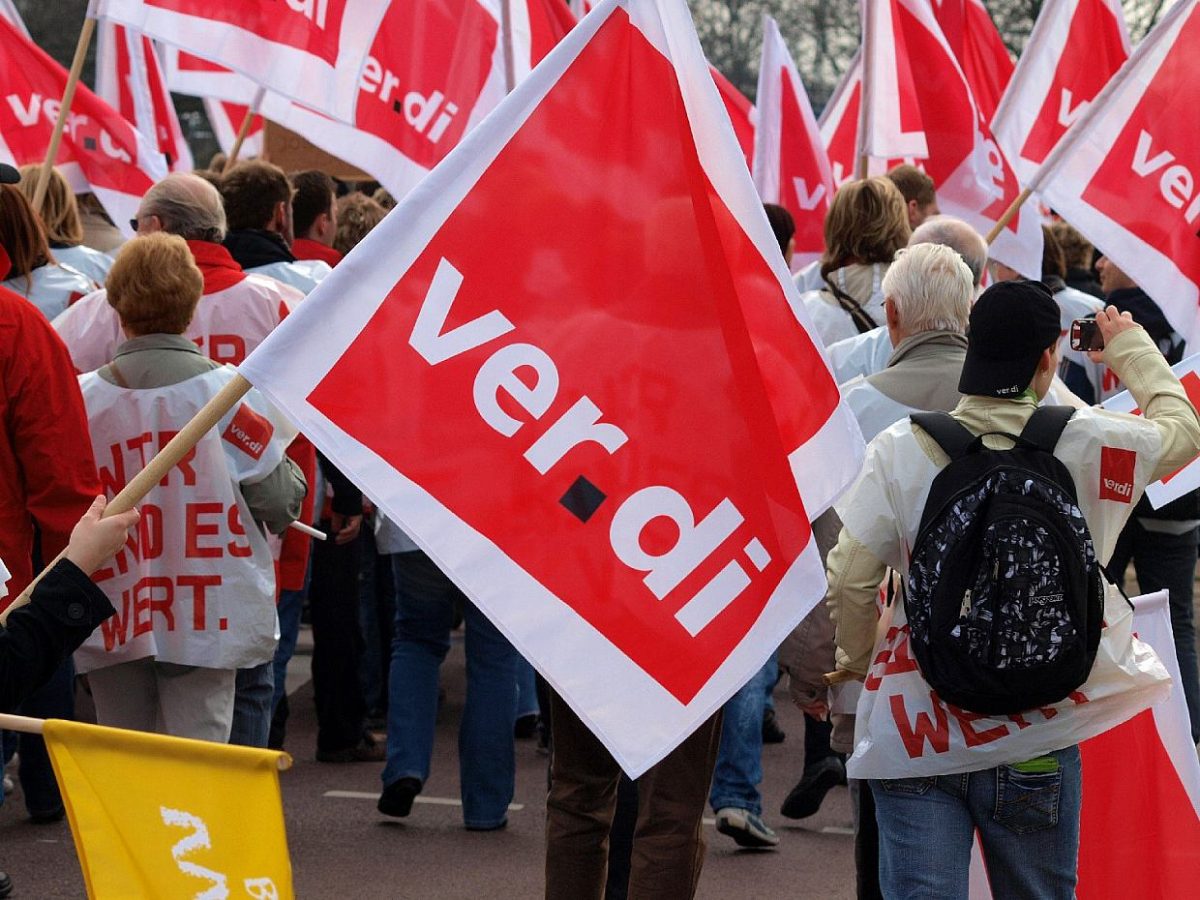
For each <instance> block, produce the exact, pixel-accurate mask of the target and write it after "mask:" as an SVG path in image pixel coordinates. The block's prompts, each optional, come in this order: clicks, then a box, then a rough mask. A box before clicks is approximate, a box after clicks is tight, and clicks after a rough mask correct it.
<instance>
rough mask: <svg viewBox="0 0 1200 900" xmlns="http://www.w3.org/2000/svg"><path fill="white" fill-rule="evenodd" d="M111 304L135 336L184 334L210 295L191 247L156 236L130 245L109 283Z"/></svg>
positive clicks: (123, 250)
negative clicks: (202, 299) (205, 294)
mask: <svg viewBox="0 0 1200 900" xmlns="http://www.w3.org/2000/svg"><path fill="white" fill-rule="evenodd" d="M105 287H106V288H107V289H108V303H109V305H110V306H111V307H112V308H113V309H115V310H116V311H117V315H118V316H119V317H120V319H121V324H122V325H123V326H125V328H126V330H127V331H129V332H130V333H131V334H133V335H142V334H183V332H184V331H186V330H187V327H188V325H190V324H191V321H192V316H193V314H194V313H195V312H196V304H197V303H199V302H200V295H201V294H202V293H203V291H204V278H203V276H201V274H200V270H199V269H198V268H197V267H196V261H195V260H194V259H193V258H192V251H191V250H189V249H188V245H187V242H186V241H185V240H184V239H183V238H181V237H179V236H178V235H174V234H167V233H165V232H161V231H159V232H155V233H154V234H148V235H145V236H142V237H139V238H137V239H135V240H132V241H128V242H127V243H126V244H125V245H124V246H123V247H122V248H121V252H120V254H118V256H117V261H116V262H115V263H113V267H112V270H111V271H110V272H109V273H108V278H107V280H106V281H105Z"/></svg>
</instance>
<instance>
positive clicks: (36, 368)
mask: <svg viewBox="0 0 1200 900" xmlns="http://www.w3.org/2000/svg"><path fill="white" fill-rule="evenodd" d="M17 179H18V174H17V171H16V170H15V169H13V168H12V167H11V166H5V165H0V181H3V182H4V183H5V187H4V188H2V190H3V191H5V192H8V191H12V192H13V194H14V195H15V197H16V198H19V200H20V203H22V204H25V201H24V198H23V197H22V196H21V195H20V194H19V193H17V192H16V190H15V189H13V188H10V187H8V186H7V185H9V184H15V183H16V182H17ZM14 205H16V204H14ZM24 208H25V209H28V208H29V207H28V204H25V205H24ZM35 224H36V223H35ZM0 382H2V387H3V394H2V395H0V418H2V421H3V425H4V427H3V431H2V432H0V559H3V560H4V562H5V564H6V565H7V566H8V568H9V570H10V571H11V572H12V577H11V580H10V581H9V583H8V589H9V591H10V593H11V594H12V595H14V596H15V595H17V594H19V593H20V592H21V591H23V590H24V589H25V587H26V586H27V585H28V584H29V582H30V581H31V580H32V578H33V574H34V571H35V570H36V569H38V568H41V566H42V565H43V564H45V563H48V562H49V561H50V560H52V559H54V558H55V557H56V556H57V555H58V553H59V551H61V550H62V549H63V548H64V547H65V546H66V545H67V543H68V539H69V537H70V534H71V529H72V526H73V525H74V523H75V522H76V521H77V520H78V519H79V518H80V516H81V515H82V514H83V513H84V512H85V511H86V510H87V509H88V507H89V505H90V504H91V502H92V499H93V498H94V497H95V496H96V494H98V493H99V492H100V482H99V479H98V478H97V477H96V462H95V457H94V456H93V454H92V445H91V441H90V439H89V437H88V426H87V414H86V412H85V411H84V406H83V398H82V397H81V396H80V393H79V385H78V384H77V383H76V381H75V377H74V372H73V371H72V368H71V359H70V357H69V356H68V355H67V351H66V348H65V347H63V344H62V341H61V340H59V338H58V336H57V335H55V333H54V329H52V328H51V327H50V324H49V322H47V321H46V318H45V316H43V315H42V313H40V312H39V311H38V310H37V308H36V307H34V305H33V304H31V303H30V302H29V301H28V300H26V299H25V298H23V297H20V296H17V295H16V294H14V293H13V292H12V291H9V290H6V289H3V288H0ZM74 675H75V669H74V667H73V665H72V664H71V660H70V659H69V658H68V659H66V660H64V661H63V662H62V664H61V665H60V666H58V668H57V669H56V670H55V671H54V673H53V677H51V678H50V679H49V680H48V681H46V683H45V684H43V685H42V686H41V687H39V688H38V689H37V690H35V691H34V692H33V694H32V695H31V696H30V697H29V698H28V699H27V700H26V701H25V703H24V704H23V705H22V708H21V711H22V712H23V713H25V714H26V715H35V716H38V715H40V716H51V717H55V718H66V719H70V718H73V717H74V711H75V700H74ZM19 752H20V755H21V766H20V770H19V778H20V781H21V786H22V789H23V793H24V797H25V807H26V809H27V810H28V812H29V814H30V816H31V817H32V819H33V821H35V822H55V821H58V820H60V819H61V818H62V817H63V814H64V807H63V802H62V797H61V796H60V794H59V790H58V785H57V782H56V781H55V778H54V773H53V770H52V769H51V766H50V759H49V757H48V756H47V754H46V747H45V744H44V743H43V741H42V739H41V737H39V736H38V735H32V734H31V735H26V734H22V735H20V737H19Z"/></svg>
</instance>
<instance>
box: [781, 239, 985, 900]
mask: <svg viewBox="0 0 1200 900" xmlns="http://www.w3.org/2000/svg"><path fill="white" fill-rule="evenodd" d="M953 221H954V222H955V223H957V220H953ZM929 224H930V223H928V222H927V223H926V225H925V226H922V228H926V229H927V228H928V226H929ZM958 224H963V223H958ZM963 227H964V228H967V231H968V232H970V234H975V233H974V231H973V230H971V229H970V228H968V227H967V226H965V224H964V225H963ZM929 230H930V231H932V229H929ZM921 231H922V229H918V231H916V232H913V241H912V242H910V245H909V247H908V249H906V250H901V251H899V252H898V253H897V254H896V261H895V262H894V263H893V264H892V267H891V268H890V269H888V273H887V275H886V276H884V279H883V290H884V295H885V297H886V299H885V301H884V308H885V312H886V315H887V321H888V324H887V329H888V332H889V335H890V341H889V343H891V344H892V345H894V346H895V348H896V349H895V351H894V352H893V354H892V356H891V357H890V359H889V360H888V363H887V366H886V367H885V368H884V369H883V370H882V371H880V372H878V373H875V374H872V375H870V376H867V377H865V378H864V377H862V376H859V377H858V378H855V379H854V380H852V381H851V382H849V384H847V385H843V391H844V392H845V394H844V395H845V398H846V402H847V403H848V404H849V405H850V407H851V409H853V410H854V414H855V418H856V419H857V420H858V424H859V427H860V428H861V429H862V432H863V436H864V437H865V438H866V439H867V440H870V439H871V438H872V437H874V436H875V435H876V434H878V433H879V432H881V431H883V430H885V429H886V428H889V427H890V426H891V425H893V424H894V423H896V422H898V421H901V420H903V419H906V418H907V417H908V416H909V415H910V414H911V413H912V412H916V411H923V410H941V411H943V412H945V411H949V410H951V409H953V408H954V407H955V406H956V405H957V404H958V402H959V400H961V399H962V396H961V394H959V392H958V380H959V375H960V373H961V371H962V365H963V360H964V359H965V357H966V347H967V339H966V334H965V333H966V327H967V317H968V314H969V312H970V307H971V303H972V301H973V299H974V296H975V288H976V284H977V279H978V273H979V272H980V271H981V270H982V267H983V262H984V259H985V254H984V253H983V252H982V249H983V242H982V239H980V238H978V235H976V236H975V237H976V240H977V241H978V245H979V246H978V247H974V248H972V249H973V251H974V258H975V261H976V267H975V269H974V270H972V268H971V267H969V266H968V265H967V264H966V263H965V261H964V260H963V258H962V256H961V254H960V253H959V252H957V251H956V250H955V249H954V248H953V247H950V246H947V245H944V244H940V243H934V242H921V241H919V240H918V238H919V236H920V232H921ZM951 233H952V234H953V233H954V231H952V232H951ZM967 246H968V247H971V242H968V244H967ZM840 530H841V520H840V519H839V518H838V516H837V514H836V513H835V512H834V511H833V510H829V511H827V512H826V513H824V514H823V515H822V516H821V517H820V518H819V519H818V520H817V521H816V522H814V523H813V534H814V536H815V537H816V540H817V547H818V549H819V551H820V552H821V554H822V557H823V558H824V557H825V556H826V555H827V554H828V553H829V550H830V549H831V548H832V546H833V544H834V542H835V541H836V540H837V536H838V533H839V532H840ZM833 636H834V635H833V623H832V622H831V621H830V618H829V613H828V608H827V607H826V605H825V604H824V603H822V604H821V605H819V606H818V607H817V608H816V609H814V610H813V612H812V613H810V614H809V615H808V617H807V618H806V619H805V620H804V622H803V623H802V624H801V625H800V627H799V628H797V629H796V630H795V631H794V632H793V633H792V635H790V636H789V639H788V640H787V641H786V642H785V643H784V646H783V649H782V650H781V661H782V663H783V667H784V669H785V670H786V671H787V672H788V674H789V675H790V677H791V684H790V693H791V696H792V697H793V699H795V700H796V702H797V703H798V704H799V705H800V706H802V707H804V706H809V705H811V704H813V703H814V702H815V701H816V700H817V699H818V698H820V697H823V696H824V694H825V685H824V682H823V676H824V673H826V672H828V671H830V669H832V668H833V664H834V655H833V652H834V642H833ZM831 718H832V722H829V721H824V720H818V719H815V718H813V717H811V716H808V715H806V716H805V740H804V773H803V776H802V777H801V779H800V781H799V782H798V783H797V784H796V786H795V787H794V788H792V790H791V792H790V793H789V794H788V796H787V798H786V799H785V800H784V801H783V805H782V806H781V807H780V813H781V814H782V815H784V816H786V817H788V818H793V819H803V818H808V817H809V816H811V815H814V814H815V813H816V812H817V810H818V809H819V808H820V806H821V803H822V801H823V800H824V799H825V795H826V794H827V793H828V792H829V790H830V789H831V788H832V787H834V786H835V785H838V784H845V783H846V769H845V765H844V763H843V760H842V757H841V755H840V754H844V753H848V752H850V751H851V750H852V749H853V734H854V721H853V720H854V716H853V715H834V716H832V717H831ZM850 789H851V802H852V804H853V808H854V811H855V861H856V869H857V880H858V886H859V894H858V895H859V897H860V898H864V900H865V898H872V897H877V896H879V885H878V852H877V850H876V847H877V846H878V833H877V830H876V828H875V806H874V803H873V802H872V798H871V791H870V789H869V788H867V787H866V786H865V785H863V784H862V782H859V781H857V780H855V781H852V782H851V783H850Z"/></svg>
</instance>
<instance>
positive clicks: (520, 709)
mask: <svg viewBox="0 0 1200 900" xmlns="http://www.w3.org/2000/svg"><path fill="white" fill-rule="evenodd" d="M540 712H541V707H540V706H539V705H538V695H537V672H536V671H535V670H534V668H533V665H532V664H531V663H530V662H529V660H527V659H526V658H525V657H523V656H521V655H520V654H518V655H517V717H518V718H520V717H521V716H536V715H538V714H539V713H540Z"/></svg>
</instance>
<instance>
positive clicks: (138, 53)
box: [96, 22, 195, 172]
mask: <svg viewBox="0 0 1200 900" xmlns="http://www.w3.org/2000/svg"><path fill="white" fill-rule="evenodd" d="M96 93H97V94H99V95H100V97H102V98H103V99H104V101H105V102H106V103H108V105H109V106H111V107H112V108H113V109H115V110H116V111H117V112H119V113H120V114H121V115H122V116H124V118H125V120H126V121H127V122H129V123H130V124H132V125H133V126H134V127H135V128H136V129H137V130H138V131H140V132H141V133H142V134H144V135H145V136H146V137H147V138H148V139H149V140H150V142H151V143H152V144H154V145H155V146H157V147H158V150H159V152H160V153H162V155H163V156H165V157H166V159H167V166H168V167H169V168H170V169H171V171H172V172H190V171H191V170H192V169H193V168H195V166H194V164H193V162H192V151H191V150H190V149H189V148H188V145H187V141H186V140H185V139H184V137H183V129H182V128H180V127H179V117H178V116H177V115H176V114H175V104H174V102H173V101H172V100H171V93H170V91H169V90H168V89H167V84H166V81H165V80H164V78H163V72H162V67H161V66H160V65H159V61H158V54H157V53H155V51H154V45H153V44H152V43H151V41H150V39H149V38H148V37H146V36H145V35H143V34H139V33H138V32H136V31H134V30H133V29H131V28H126V27H125V26H124V25H114V24H113V23H112V22H100V23H99V26H98V28H97V34H96Z"/></svg>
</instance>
